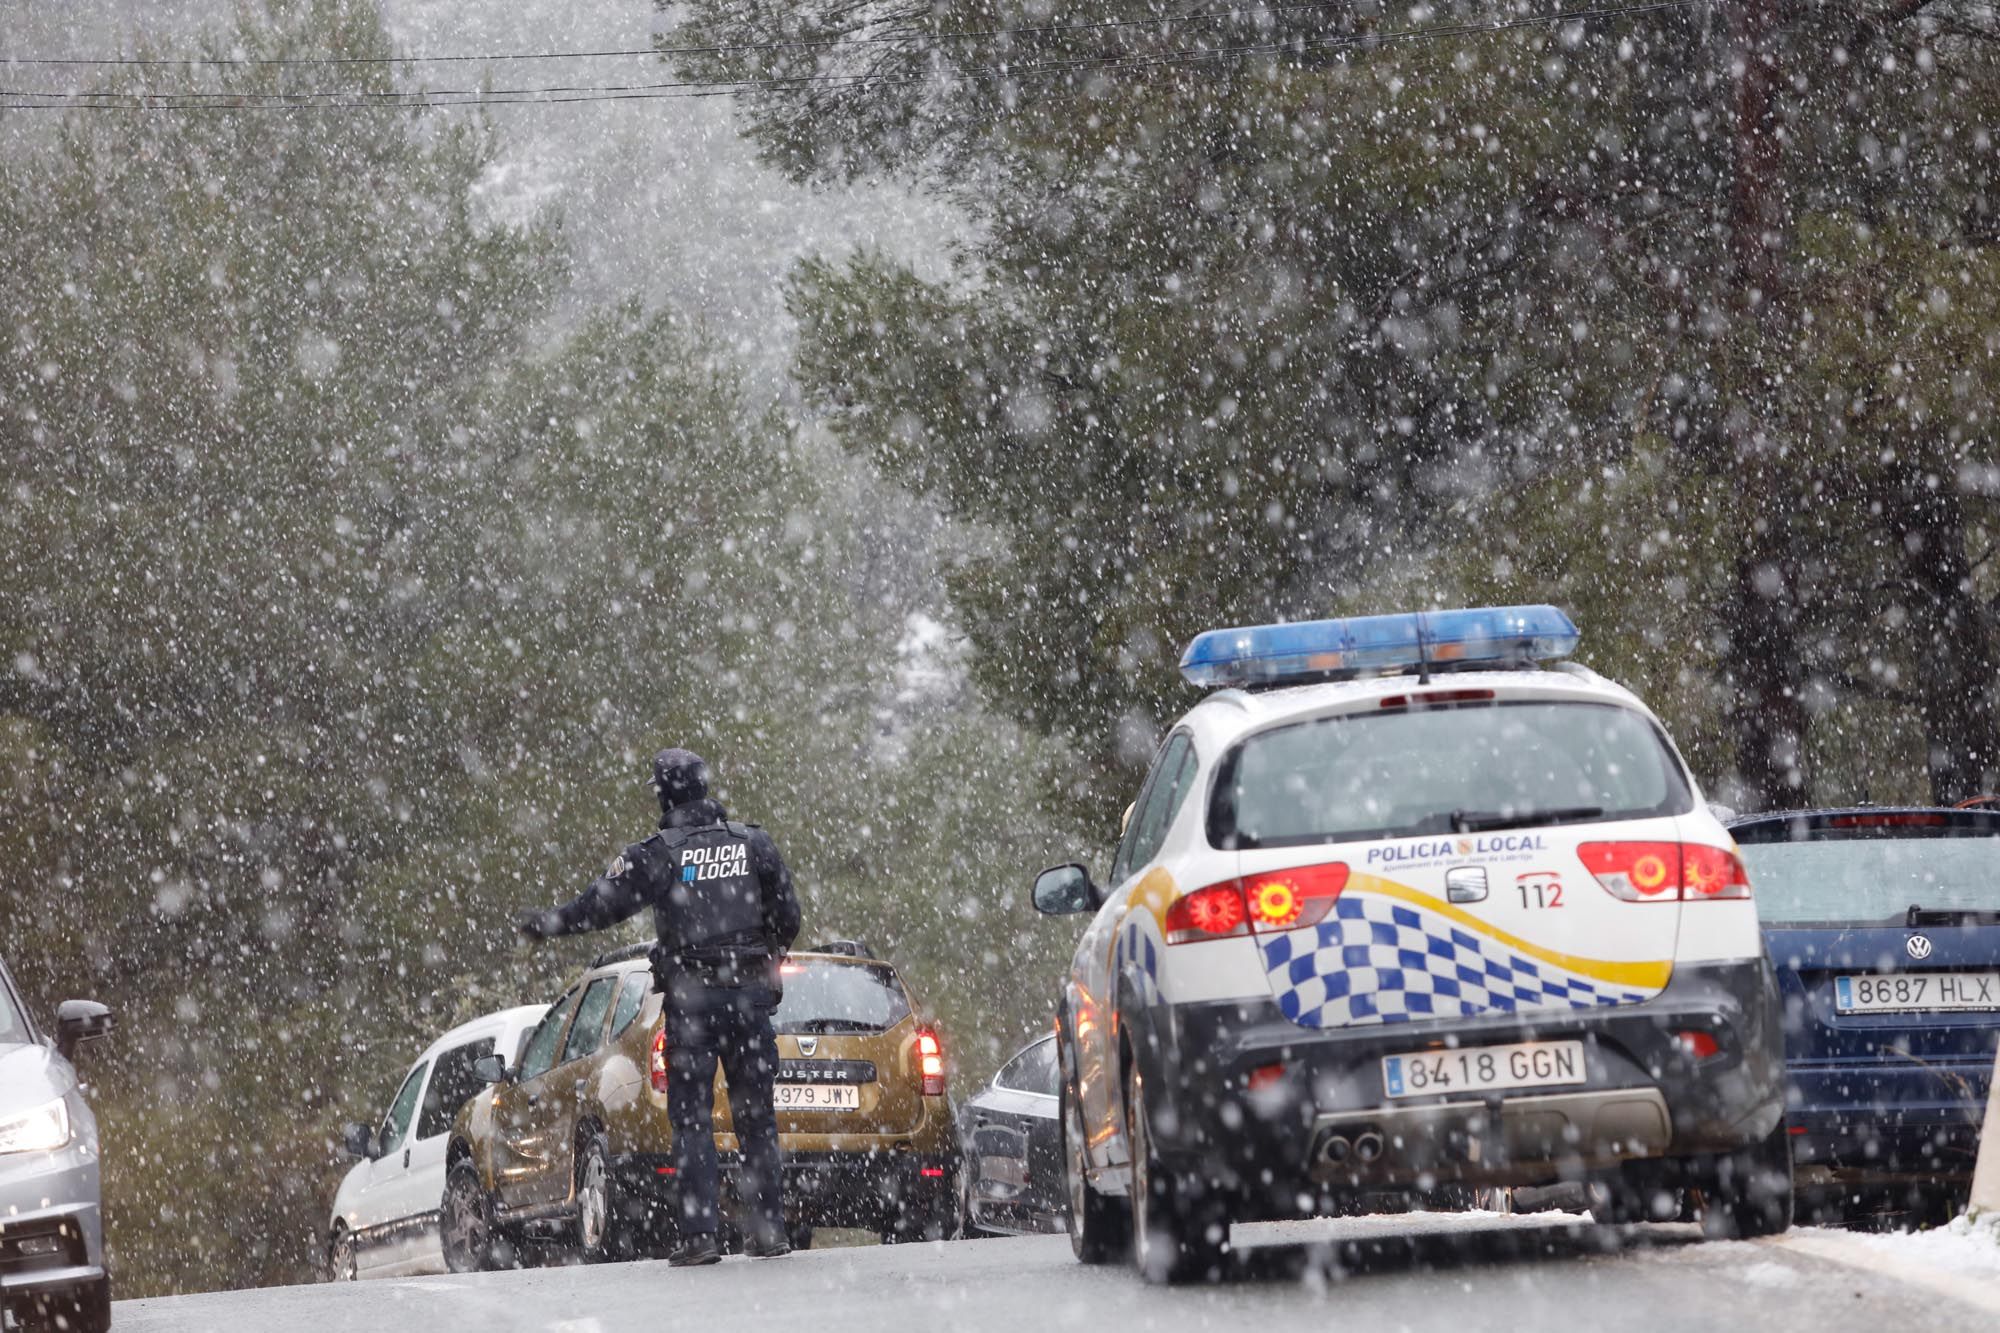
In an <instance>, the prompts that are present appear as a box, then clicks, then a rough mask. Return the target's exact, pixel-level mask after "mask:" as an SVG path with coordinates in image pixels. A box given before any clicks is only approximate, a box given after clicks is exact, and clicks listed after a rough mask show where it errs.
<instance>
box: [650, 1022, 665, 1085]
mask: <svg viewBox="0 0 2000 1333" xmlns="http://www.w3.org/2000/svg"><path fill="white" fill-rule="evenodd" d="M648 1063H649V1065H650V1068H649V1070H648V1072H649V1074H650V1075H651V1077H652V1080H653V1091H654V1092H661V1093H663V1092H665V1091H666V1090H667V1026H666V1024H664V1023H662V1024H661V1025H660V1030H659V1031H658V1032H655V1033H654V1034H653V1056H652V1059H651V1060H650V1061H649V1062H648Z"/></svg>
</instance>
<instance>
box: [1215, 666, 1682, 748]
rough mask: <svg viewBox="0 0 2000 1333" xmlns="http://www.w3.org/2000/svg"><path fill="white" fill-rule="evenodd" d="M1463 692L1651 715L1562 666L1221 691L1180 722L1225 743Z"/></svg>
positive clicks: (1578, 669)
mask: <svg viewBox="0 0 2000 1333" xmlns="http://www.w3.org/2000/svg"><path fill="white" fill-rule="evenodd" d="M1467 690H1478V691H1491V692H1492V693H1493V695H1494V696H1495V697H1497V698H1506V699H1569V700H1574V701H1577V702H1579V703H1617V704H1623V705H1625V706H1626V707H1628V708H1636V709H1637V710H1638V711H1640V712H1641V713H1644V714H1645V715H1646V716H1647V717H1652V716H1653V712H1652V710H1651V709H1649V708H1647V707H1646V705H1645V704H1644V703H1642V702H1640V700H1639V698H1638V696H1637V695H1635V694H1633V693H1632V692H1631V691H1630V690H1628V689H1626V688H1625V687H1624V686H1623V685H1620V684H1618V683H1616V682H1615V681H1610V680H1606V679H1605V678H1604V677H1603V676H1600V675H1598V674H1597V673H1596V672H1595V671H1592V670H1590V669H1589V668H1588V667H1584V666H1579V665H1577V664H1576V663H1573V662H1565V663H1563V664H1562V665H1561V666H1560V667H1557V668H1554V669H1551V670H1546V671H1535V670H1522V671H1513V670H1509V671H1452V672H1434V673H1433V674H1432V675H1431V677H1430V679H1429V681H1428V682H1421V683H1420V678H1419V677H1417V676H1415V675H1409V674H1404V675H1384V676H1361V677H1357V678H1355V679H1352V680H1332V681H1317V682H1314V683H1312V684H1307V685H1291V686H1284V687H1280V688H1277V689H1260V690H1254V691H1253V690H1220V691H1218V692H1216V693H1214V694H1211V695H1209V696H1208V697H1207V698H1206V699H1203V700H1202V701H1201V702H1200V703H1199V704H1196V705H1195V706H1194V708H1193V709H1191V710H1189V712H1188V714H1187V717H1186V718H1185V719H1184V720H1185V721H1186V723H1187V724H1188V725H1189V726H1192V727H1194V728H1196V729H1197V730H1199V731H1202V732H1204V733H1208V734H1209V735H1211V736H1213V737H1215V738H1217V739H1222V740H1229V739H1233V738H1235V737H1236V736H1239V735H1243V734H1245V733H1248V732H1251V731H1257V730H1260V729H1262V728H1263V727H1266V726H1269V725H1272V724H1274V723H1280V722H1288V721H1290V720H1292V719H1293V718H1298V717H1313V716H1336V715H1338V714H1341V713H1349V712H1357V711H1360V710H1361V709H1364V708H1378V707H1381V706H1382V701H1383V700H1385V699H1392V698H1395V697H1397V696H1399V695H1400V696H1407V697H1410V698H1416V699H1421V698H1422V697H1424V696H1425V695H1437V694H1450V693H1456V692H1462V691H1467Z"/></svg>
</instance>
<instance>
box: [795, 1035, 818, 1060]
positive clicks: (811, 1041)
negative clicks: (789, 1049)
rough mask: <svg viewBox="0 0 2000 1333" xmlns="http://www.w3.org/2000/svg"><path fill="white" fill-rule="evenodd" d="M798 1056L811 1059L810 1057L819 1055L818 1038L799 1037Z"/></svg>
mask: <svg viewBox="0 0 2000 1333" xmlns="http://www.w3.org/2000/svg"><path fill="white" fill-rule="evenodd" d="M799 1054H800V1055H803V1056H806V1057H808V1058H810V1057H812V1056H815V1055H818V1054H819V1038H818V1037H800V1038H799Z"/></svg>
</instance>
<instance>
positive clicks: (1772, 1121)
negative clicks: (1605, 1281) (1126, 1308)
mask: <svg viewBox="0 0 2000 1333" xmlns="http://www.w3.org/2000/svg"><path fill="white" fill-rule="evenodd" d="M1779 1012H1780V1011H1779V1007H1778V1001H1777V990H1776V985H1775V981H1774V979H1773V977H1772V973H1771V970H1770V967H1769V964H1768V963H1767V962H1765V961H1764V960H1762V959H1753V960H1745V961H1743V962H1740V963H1729V964H1683V965H1680V966H1678V967H1676V968H1675V971H1674V976H1673V979H1672V981H1671V983H1670V984H1669V985H1668V987H1667V989H1666V990H1665V991H1663V992H1662V993H1661V994H1660V995H1658V996H1656V997H1654V998H1653V999H1651V1000H1648V1001H1646V1002H1645V1003H1642V1004H1632V1005H1622V1006H1618V1007H1615V1008H1599V1009H1582V1010H1563V1011H1555V1012H1543V1013H1536V1014H1531V1015H1510V1014H1494V1015H1491V1016H1486V1017H1481V1018H1475V1019H1454V1020H1451V1021H1450V1022H1448V1023H1421V1024H1419V1023H1402V1024H1380V1025H1374V1026H1367V1027H1354V1028H1346V1029H1332V1030H1318V1029H1310V1028H1305V1027H1301V1026H1300V1025H1298V1024H1296V1023H1293V1022H1291V1021H1290V1020H1289V1019H1287V1018H1285V1017H1284V1015H1283V1014H1282V1013H1280V1012H1279V1010H1278V1007H1277V1005H1276V1003H1275V1002H1274V1001H1265V1000H1261V999H1260V1000H1256V1001H1229V1002H1223V1003H1211V1004H1197V1005H1183V1006H1177V1007H1173V1008H1171V1009H1167V1010H1164V1011H1163V1015H1164V1017H1165V1019H1166V1021H1167V1022H1169V1023H1171V1025H1172V1028H1173V1030H1172V1031H1171V1032H1169V1033H1161V1034H1158V1036H1159V1039H1158V1040H1150V1039H1149V1034H1143V1033H1134V1034H1132V1036H1133V1044H1134V1048H1135V1049H1139V1050H1144V1051H1146V1052H1148V1053H1150V1059H1149V1058H1148V1056H1141V1059H1142V1062H1144V1063H1146V1064H1147V1066H1148V1067H1147V1070H1146V1072H1147V1074H1148V1079H1149V1088H1164V1089H1167V1090H1168V1091H1167V1096H1168V1097H1169V1098H1170V1099H1171V1105H1170V1106H1169V1107H1166V1108H1162V1110H1164V1111H1165V1113H1164V1114H1160V1113H1156V1114H1155V1115H1154V1116H1153V1117H1151V1119H1152V1121H1153V1130H1154V1139H1155V1142H1156V1143H1157V1144H1158V1145H1159V1148H1160V1150H1161V1151H1162V1153H1163V1154H1165V1155H1167V1156H1168V1157H1169V1158H1170V1159H1174V1160H1177V1161H1185V1162H1186V1163H1188V1164H1190V1165H1193V1164H1194V1163H1196V1162H1202V1161H1208V1162H1218V1163H1222V1164H1226V1166H1228V1167H1230V1168H1233V1174H1234V1175H1235V1176H1236V1178H1237V1183H1238V1184H1239V1186H1242V1187H1244V1188H1246V1189H1248V1188H1251V1182H1259V1181H1269V1182H1272V1183H1273V1184H1274V1186H1275V1188H1274V1189H1273V1191H1272V1192H1273V1193H1274V1194H1275V1195H1277V1196H1280V1197H1282V1196H1284V1195H1285V1193H1286V1191H1287V1190H1291V1191H1293V1192H1294V1193H1296V1191H1297V1188H1298V1187H1299V1186H1301V1185H1304V1184H1308V1183H1310V1184H1313V1185H1316V1186H1323V1187H1328V1188H1355V1189H1364V1190H1365V1189H1374V1188H1396V1187H1403V1186H1411V1185H1423V1184H1428V1183H1431V1182H1436V1181H1465V1182H1468V1183H1476V1184H1498V1185H1533V1184H1546V1183H1549V1182H1552V1181H1556V1180H1564V1179H1581V1178H1583V1177H1584V1176H1586V1175H1588V1174H1590V1173H1591V1172H1593V1171H1597V1170H1602V1169H1604V1168H1606V1167H1609V1166H1611V1165H1613V1164H1615V1163H1618V1162H1621V1161H1627V1160H1634V1159H1641V1158H1652V1157H1666V1156H1691V1155H1695V1154H1701V1153H1714V1152H1724V1151H1731V1150H1735V1149H1738V1148H1742V1147H1744V1146H1746V1145H1748V1144H1751V1143H1754V1142H1757V1141H1758V1140H1761V1139H1763V1138H1764V1137H1766V1136H1767V1135H1769V1134H1770V1133H1771V1131H1772V1130H1773V1129H1774V1128H1775V1127H1776V1126H1777V1124H1778V1122H1779V1121H1780V1119H1781V1118H1782V1116H1783V1110H1784V1086H1785V1085H1784V1064H1783V1056H1782V1042H1781V1033H1780V1031H1779V1019H1778V1015H1779ZM1683 1031H1699V1032H1706V1033H1708V1034H1710V1035H1711V1036H1713V1037H1714V1039H1715V1041H1716V1043H1717V1046H1718V1048H1719V1050H1718V1052H1717V1054H1716V1055H1714V1056H1712V1057H1710V1058H1708V1059H1707V1060H1704V1061H1701V1062H1699V1063H1696V1062H1694V1061H1691V1060H1690V1059H1689V1058H1688V1057H1687V1056H1686V1055H1684V1054H1683V1053H1682V1050H1681V1048H1680V1046H1679V1045H1678V1043H1677V1039H1676V1037H1675V1034H1676V1033H1679V1032H1683ZM1564 1040H1577V1041H1581V1042H1582V1043H1583V1044H1584V1052H1585V1078H1584V1081H1583V1082H1582V1083H1581V1084H1573V1085H1565V1086H1558V1087H1543V1088H1531V1089H1516V1090H1507V1091H1492V1092H1485V1093H1476V1094H1471V1095H1454V1094H1451V1093H1446V1094H1444V1095H1442V1096H1430V1097H1405V1098H1390V1097H1388V1096H1387V1095H1386V1092H1385V1089H1384V1087H1383V1079H1382V1064H1381V1061H1382V1059H1383V1057H1385V1056H1389V1055H1398V1054H1408V1053H1412V1052H1420V1051H1426V1050H1442V1049H1448V1048H1451V1049H1465V1048H1469V1047H1474V1046H1486V1045H1507V1044H1512V1043H1516V1042H1524V1041H1564ZM1176 1052H1180V1053H1188V1054H1190V1055H1196V1054H1198V1056H1199V1058H1198V1059H1185V1058H1183V1059H1180V1060H1178V1061H1176V1060H1175V1053H1176ZM1170 1063H1171V1064H1177V1066H1178V1067H1174V1068H1167V1067H1164V1066H1166V1065H1167V1064H1170ZM1155 1066H1159V1067H1155ZM1253 1075H1255V1076H1256V1079H1255V1081H1256V1083H1257V1084H1258V1086H1256V1087H1254V1088H1253V1086H1252V1084H1253ZM1153 1095H1157V1094H1153ZM1370 1134H1373V1135H1379V1136H1380V1138H1381V1150H1380V1152H1379V1155H1376V1156H1374V1157H1373V1159H1372V1160H1367V1161H1364V1160H1361V1154H1360V1153H1358V1152H1353V1151H1350V1152H1349V1153H1348V1155H1347V1156H1345V1157H1344V1158H1342V1159H1341V1160H1339V1161H1334V1160H1331V1156H1332V1148H1333V1144H1334V1140H1336V1139H1345V1140H1346V1142H1347V1144H1348V1146H1349V1148H1350V1150H1351V1149H1353V1148H1354V1147H1355V1145H1356V1144H1357V1143H1358V1142H1359V1141H1360V1138H1361V1136H1363V1135H1370Z"/></svg>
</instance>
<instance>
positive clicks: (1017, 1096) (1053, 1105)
mask: <svg viewBox="0 0 2000 1333" xmlns="http://www.w3.org/2000/svg"><path fill="white" fill-rule="evenodd" d="M1058 1086H1059V1077H1058V1072H1057V1068H1056V1044H1055V1036H1054V1035H1053V1034H1051V1035H1049V1036H1046V1037H1043V1038H1042V1039H1041V1040H1040V1041H1036V1042H1031V1043H1030V1044H1028V1045H1027V1046H1025V1047H1023V1048H1022V1049H1021V1050H1020V1051H1019V1052H1017V1053H1016V1054H1015V1056H1014V1058H1013V1059H1011V1060H1009V1061H1008V1062H1007V1063H1006V1064H1005V1065H1003V1066H1001V1069H1000V1072H999V1073H997V1074H995V1075H994V1076H993V1081H992V1082H991V1083H988V1084H987V1085H986V1086H985V1087H984V1088H981V1089H980V1090H979V1092H978V1094H977V1095H976V1096H973V1097H971V1098H969V1099H967V1101H966V1102H965V1104H964V1105H962V1106H961V1107H959V1111H958V1125H959V1139H960V1142H962V1143H963V1144H964V1145H965V1168H964V1175H963V1180H964V1185H963V1190H964V1198H963V1201H962V1204H961V1208H960V1211H961V1213H962V1214H963V1216H962V1218H961V1221H962V1224H963V1234H964V1235H967V1236H977V1235H982V1234H984V1235H995V1234H1001V1235H1013V1234H1020V1233H1023V1232H1036V1231H1061V1230H1062V1229H1063V1227H1064V1224H1065V1217H1066V1214H1067V1212H1068V1204H1067V1202H1066V1201H1065V1199H1064V1197H1063V1175H1062V1122H1061V1120H1060V1119H1059V1118H1058V1116H1059V1111H1060V1103H1059V1101H1058V1099H1057V1096H1056V1093H1057V1088H1058Z"/></svg>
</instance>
